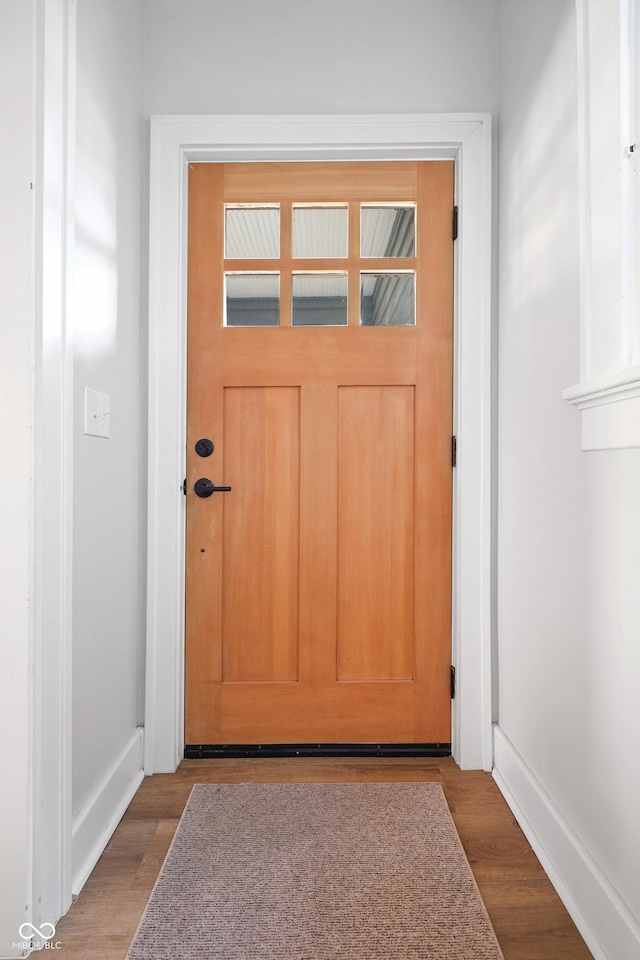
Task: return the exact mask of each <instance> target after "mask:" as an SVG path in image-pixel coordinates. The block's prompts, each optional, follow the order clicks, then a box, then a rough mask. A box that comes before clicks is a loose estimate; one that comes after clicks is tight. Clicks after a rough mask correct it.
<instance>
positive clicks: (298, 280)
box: [291, 273, 349, 327]
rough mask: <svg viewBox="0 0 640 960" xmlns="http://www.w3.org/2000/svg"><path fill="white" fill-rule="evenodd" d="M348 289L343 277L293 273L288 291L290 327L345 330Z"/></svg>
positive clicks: (331, 274) (344, 274) (345, 277)
mask: <svg viewBox="0 0 640 960" xmlns="http://www.w3.org/2000/svg"><path fill="white" fill-rule="evenodd" d="M348 285H349V282H348V279H347V274H346V273H323V274H305V273H295V274H294V275H293V277H292V288H291V293H292V305H293V312H292V317H291V323H292V324H293V326H294V327H298V326H306V327H340V326H344V325H345V324H346V322H347V290H348Z"/></svg>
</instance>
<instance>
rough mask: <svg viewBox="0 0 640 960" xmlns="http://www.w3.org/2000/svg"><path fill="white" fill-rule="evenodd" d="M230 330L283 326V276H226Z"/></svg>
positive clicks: (249, 274) (271, 274) (265, 274)
mask: <svg viewBox="0 0 640 960" xmlns="http://www.w3.org/2000/svg"><path fill="white" fill-rule="evenodd" d="M225 306H226V314H225V324H226V326H227V327H277V326H279V324H280V274H278V273H227V274H226V275H225Z"/></svg>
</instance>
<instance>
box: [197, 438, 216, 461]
mask: <svg viewBox="0 0 640 960" xmlns="http://www.w3.org/2000/svg"><path fill="white" fill-rule="evenodd" d="M196 453H197V454H198V456H199V457H210V456H211V454H212V453H213V444H212V442H211V440H207V439H202V440H197V441H196Z"/></svg>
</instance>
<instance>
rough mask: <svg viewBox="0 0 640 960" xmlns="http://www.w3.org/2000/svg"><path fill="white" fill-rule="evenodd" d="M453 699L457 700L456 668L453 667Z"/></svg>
mask: <svg viewBox="0 0 640 960" xmlns="http://www.w3.org/2000/svg"><path fill="white" fill-rule="evenodd" d="M450 682H451V699H452V700H455V698H456V668H455V667H451V681H450Z"/></svg>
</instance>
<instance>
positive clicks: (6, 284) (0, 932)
mask: <svg viewBox="0 0 640 960" xmlns="http://www.w3.org/2000/svg"><path fill="white" fill-rule="evenodd" d="M34 20H35V18H34V10H33V8H32V5H31V4H29V3H24V0H4V2H3V5H2V28H1V29H0V115H1V116H2V125H3V132H4V133H5V134H6V136H4V137H3V147H2V150H0V220H1V222H2V229H0V450H2V457H0V638H1V639H0V648H1V649H2V668H1V669H0V769H1V770H2V776H3V786H2V790H0V862H1V863H2V871H1V873H0V956H19V955H20V953H19V951H16V950H13V949H12V947H11V944H12V942H13V941H14V940H15V941H18V940H19V939H20V937H19V936H18V927H19V926H20V924H21V923H23V921H25V920H27V919H29V917H28V911H29V909H30V903H31V892H30V889H29V885H30V874H31V870H30V850H29V842H30V833H31V822H30V820H31V813H32V810H31V772H30V760H31V740H30V714H31V702H30V682H29V676H30V668H31V656H32V616H31V609H32V600H33V594H32V534H33V490H32V429H31V428H32V387H33V383H32V375H31V364H32V350H31V338H32V332H33V307H34V304H33V290H32V282H31V281H32V270H33V265H34V248H33V229H32V218H33V196H34V194H33V190H32V189H31V184H32V182H33V181H34V160H35V144H34V134H35V90H34V81H35V62H34V43H33V38H34Z"/></svg>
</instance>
